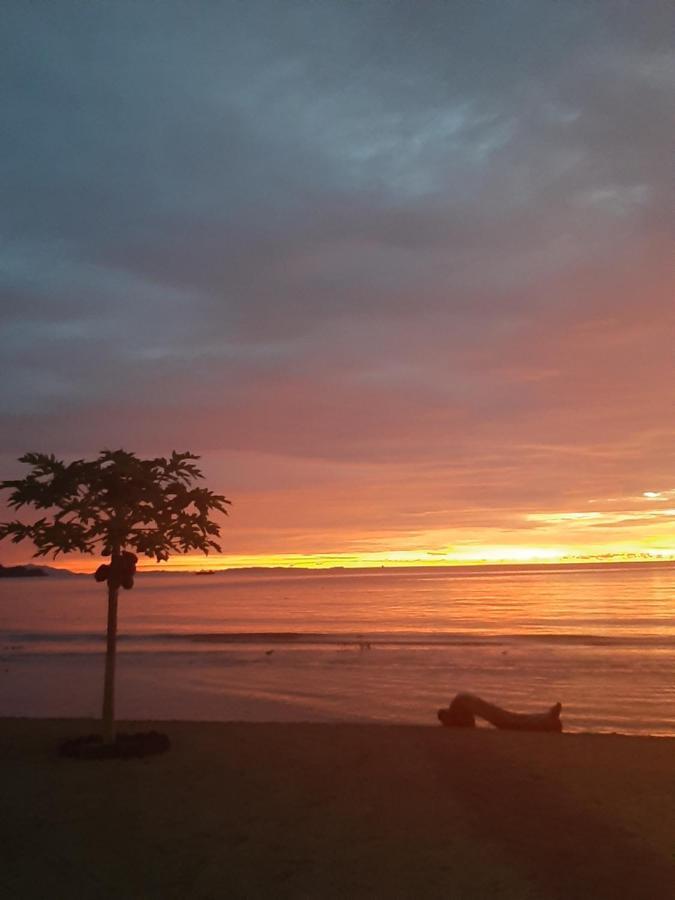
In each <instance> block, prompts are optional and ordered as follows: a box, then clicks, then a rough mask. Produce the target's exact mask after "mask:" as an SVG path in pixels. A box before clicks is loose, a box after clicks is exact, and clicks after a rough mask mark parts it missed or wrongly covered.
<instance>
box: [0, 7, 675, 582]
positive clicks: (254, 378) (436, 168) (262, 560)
mask: <svg viewBox="0 0 675 900" xmlns="http://www.w3.org/2000/svg"><path fill="white" fill-rule="evenodd" d="M674 35H675V6H674V5H673V3H672V0H663V2H661V0H642V2H625V3H624V2H620V0H607V2H592V0H584V2H578V3H575V2H572V0H570V2H554V0H494V2H479V0H467V2H431V0H425V2H414V0H408V2H402V0H401V2H398V0H388V2H385V0H382V2H379V0H363V2H356V0H333V2H320V0H306V2H276V0H268V2H258V0H248V2H230V3H226V2H224V3H218V4H213V3H200V2H194V3H188V2H173V3H172V2H163V3H138V2H112V0H111V2H96V3H85V2H78V3H75V2H67V0H60V2H58V3H53V2H42V3H40V2H32V3H26V2H24V0H21V2H12V0H6V2H5V3H4V4H3V16H2V38H0V40H1V41H2V45H3V48H2V54H1V56H0V72H1V77H0V94H1V95H2V108H3V128H2V131H3V136H2V150H1V157H2V165H1V166H0V189H1V192H2V202H1V203H0V230H1V235H2V244H3V249H2V254H1V256H0V298H1V299H0V303H1V311H2V335H3V354H2V379H0V433H1V434H2V445H1V453H0V478H13V477H17V476H18V475H20V474H21V473H22V471H24V467H22V466H20V465H19V464H17V462H16V458H17V457H18V456H19V455H21V454H22V453H24V452H25V451H27V450H36V451H45V452H54V453H56V454H57V455H59V456H63V457H65V458H72V457H74V456H89V455H93V454H96V453H97V452H98V451H99V450H101V449H103V448H105V447H109V448H117V447H124V448H125V449H129V450H134V451H136V452H137V453H139V454H141V455H153V456H154V455H160V454H165V453H168V452H169V451H170V450H172V449H174V448H175V449H178V450H185V449H186V450H191V451H193V452H195V453H198V454H200V455H201V456H202V463H203V468H204V471H205V473H206V475H207V483H208V486H209V487H211V488H213V489H214V490H217V491H218V492H222V493H224V494H226V496H228V497H229V498H230V499H231V500H232V512H231V515H230V517H229V519H228V520H227V521H226V522H225V525H224V529H223V546H224V550H225V551H226V554H225V556H224V557H223V558H222V559H214V558H210V559H209V560H208V561H206V562H205V561H204V560H203V559H202V558H201V557H200V558H199V559H198V560H197V559H189V560H185V561H183V562H184V563H187V564H188V565H194V564H197V565H198V566H199V567H202V566H205V565H208V566H213V565H220V564H226V565H232V564H236V565H239V564H253V565H256V564H271V563H273V564H313V565H316V564H347V565H363V564H375V565H380V564H383V563H384V564H387V563H389V564H393V563H407V564H410V563H413V564H414V563H416V562H418V563H419V562H421V563H424V564H429V563H444V562H480V561H489V562H499V561H505V560H506V561H521V562H522V561H553V562H557V561H561V560H566V559H571V558H578V557H588V558H595V559H598V558H600V559H622V558H636V555H637V558H639V557H640V556H641V555H645V556H647V557H649V556H652V557H654V558H675V402H674V401H675V349H674V346H675V345H674V341H675V302H674V296H673V295H674V291H673V288H674V281H675V263H674V259H675V254H674V253H673V238H674V237H675V190H674V186H675V179H674V178H673V173H674V169H673V160H674V153H673V151H674V149H675V130H674V123H675V52H674V50H675V47H674V46H673V45H674V43H675V39H674ZM6 517H7V515H6V514H5V511H4V510H3V509H2V508H0V519H4V518H6ZM30 552H31V550H30V548H29V547H27V546H23V545H20V546H18V547H15V546H13V545H10V544H8V543H3V545H1V546H0V561H1V562H3V563H5V564H8V563H16V562H24V561H27V559H28V558H29V556H30ZM173 562H174V563H176V564H180V563H181V561H180V560H178V559H174V560H173ZM60 563H61V564H64V565H68V566H70V567H72V568H75V567H77V565H78V562H77V560H72V559H64V560H61V561H60ZM88 565H89V567H91V565H92V563H91V561H90V562H89V563H88Z"/></svg>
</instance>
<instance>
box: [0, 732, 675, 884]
mask: <svg viewBox="0 0 675 900" xmlns="http://www.w3.org/2000/svg"><path fill="white" fill-rule="evenodd" d="M118 727H119V729H120V730H137V731H140V730H149V729H151V728H156V729H158V730H161V731H164V732H165V733H167V734H168V735H169V737H170V739H171V743H172V747H171V749H170V750H169V752H168V753H166V754H164V755H162V756H157V757H150V758H146V759H140V760H112V761H76V760H70V759H60V758H59V757H58V756H57V754H56V749H57V747H58V744H59V743H60V742H61V741H62V740H64V739H66V738H69V737H73V736H76V735H78V734H86V733H92V732H96V731H97V730H98V722H97V721H96V720H91V719H31V718H18V717H17V718H2V719H0V771H2V772H3V773H4V777H5V787H4V791H3V793H4V799H5V813H4V815H3V817H2V822H1V823H0V846H2V848H3V850H2V851H0V857H2V863H3V869H2V872H3V874H2V876H1V877H0V883H2V885H3V886H5V887H6V889H7V892H8V896H12V897H14V898H23V897H39V896H44V895H45V893H46V892H47V890H49V891H50V892H52V893H54V892H56V895H57V896H69V895H74V896H93V895H96V896H97V897H103V898H105V897H113V896H116V897H119V896H142V897H144V898H155V897H157V898H160V897H162V898H173V897H175V898H179V897H181V898H182V897H188V898H192V897H195V898H197V897H200V898H201V897H203V898H206V897H215V896H228V897H242V898H244V897H246V898H248V897H289V898H290V897H298V898H299V897H321V898H323V897H327V898H332V897H345V896H349V897H386V896H395V897H447V896H457V897H461V898H463V900H470V898H471V900H472V898H476V900H478V898H484V897H487V896H499V897H500V898H513V900H516V898H532V900H535V898H536V900H546V898H556V900H562V898H574V897H580V898H581V897H589V898H605V897H607V898H610V897H611V898H613V900H615V898H616V897H617V896H621V897H624V898H632V897H635V898H636V900H637V898H644V897H648V896H650V897H659V896H666V895H667V893H668V885H669V884H670V883H671V881H672V880H673V879H674V878H675V857H674V856H673V853H674V852H675V846H674V845H673V835H674V834H675V738H662V737H647V736H634V735H620V734H611V735H610V734H597V733H583V734H572V733H563V734H546V733H540V734H537V733H526V732H525V733H523V732H521V733H517V732H505V731H497V730H494V729H483V728H481V729H475V730H468V731H467V730H455V729H446V728H441V727H440V726H435V725H422V726H420V725H389V724H365V725H364V724H357V723H354V724H351V723H345V724H323V723H293V724H290V723H288V724H286V723H284V724H270V723H264V722H260V723H253V722H250V723H249V722H245V723H243V722H228V723H223V722H182V721H159V720H153V721H137V720H134V721H123V722H120V723H119V726H118ZM102 776H103V777H102Z"/></svg>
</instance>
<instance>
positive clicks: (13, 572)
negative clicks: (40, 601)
mask: <svg viewBox="0 0 675 900" xmlns="http://www.w3.org/2000/svg"><path fill="white" fill-rule="evenodd" d="M46 576H47V573H46V572H45V571H44V569H41V568H40V567H39V566H3V565H2V563H0V578H45V577H46Z"/></svg>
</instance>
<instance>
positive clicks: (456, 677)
mask: <svg viewBox="0 0 675 900" xmlns="http://www.w3.org/2000/svg"><path fill="white" fill-rule="evenodd" d="M674 613H675V565H669V564H654V565H651V564H639V565H638V564H636V565H626V564H623V565H613V566H612V565H602V566H600V565H598V566H595V565H583V566H582V565H578V566H564V567H550V566H549V567H528V566H522V567H516V566H508V567H495V566H491V567H486V568H482V567H479V568H476V567H474V568H470V569H469V568H463V569H448V568H435V569H431V568H426V569H377V570H368V571H363V570H360V571H358V572H354V571H349V570H344V571H332V572H315V573H307V572H297V573H294V572H284V573H279V572H270V573H268V574H261V573H245V572H243V573H236V572H229V573H223V574H213V575H205V574H204V575H195V574H180V575H173V574H141V575H139V576H138V577H137V579H136V586H135V588H134V589H133V590H132V591H130V592H124V591H123V592H121V597H120V610H119V643H118V663H117V682H116V684H117V690H116V707H117V715H118V717H119V718H126V719H148V718H150V719H184V720H217V721H225V720H240V721H244V720H246V721H351V722H400V723H416V724H424V723H428V724H435V723H436V710H437V709H438V707H440V706H444V705H446V704H447V703H448V702H449V701H450V700H451V698H452V697H453V696H454V694H455V693H457V692H459V691H470V692H473V693H476V694H480V695H481V696H483V697H484V698H485V699H487V700H490V701H492V702H496V703H499V704H501V705H503V706H506V707H507V708H509V709H513V710H518V711H523V712H532V711H537V710H543V709H544V708H546V707H548V706H550V705H551V704H553V703H554V702H556V701H558V700H559V701H560V702H561V703H562V704H563V714H562V718H563V722H564V725H565V729H566V730H570V731H602V732H621V733H625V734H651V735H670V736H675V621H674ZM105 622H106V596H105V586H101V585H99V584H96V583H95V582H94V580H93V578H91V577H70V578H67V577H51V576H50V577H46V578H27V579H4V580H3V581H1V582H0V716H37V717H43V716H67V717H80V716H98V715H99V713H100V705H101V690H102V682H103V661H104V651H105Z"/></svg>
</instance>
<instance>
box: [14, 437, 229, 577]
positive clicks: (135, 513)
mask: <svg viewBox="0 0 675 900" xmlns="http://www.w3.org/2000/svg"><path fill="white" fill-rule="evenodd" d="M198 459H199V457H198V456H195V455H194V454H192V453H177V452H176V451H175V450H174V451H173V452H172V453H171V456H169V457H168V458H165V457H155V458H153V459H139V457H137V456H136V455H135V454H134V453H129V452H127V451H126V450H103V451H101V452H100V453H99V455H98V457H97V458H96V459H94V460H83V459H76V460H75V461H74V462H71V463H66V462H63V461H61V460H58V459H56V457H55V456H54V455H53V454H50V455H47V454H44V453H26V454H25V455H24V456H22V457H20V460H19V461H20V462H22V463H26V464H27V465H29V466H32V469H31V471H30V472H29V474H28V475H26V476H25V477H24V478H21V479H16V480H10V481H2V482H0V489H6V490H10V491H11V494H10V496H9V501H8V505H9V506H10V507H11V508H12V509H20V508H21V507H24V506H31V507H33V508H35V509H38V510H49V511H50V515H47V516H44V517H42V518H39V519H37V520H36V521H34V522H32V523H30V524H25V523H23V522H19V521H12V522H5V523H3V524H0V540H1V539H2V538H7V537H9V538H11V540H12V541H13V542H14V543H18V542H19V541H22V540H24V539H29V540H31V541H32V542H33V543H34V544H35V546H36V547H37V552H36V553H35V554H34V556H46V555H47V554H48V553H52V554H53V556H54V557H56V556H58V554H59V553H70V552H80V553H95V552H97V551H98V552H99V553H100V554H101V555H103V556H108V555H110V554H112V553H113V552H114V551H115V550H117V551H119V548H120V547H131V548H133V549H134V550H136V551H137V552H138V553H140V554H144V555H145V556H150V557H154V558H155V559H156V560H157V561H158V562H160V561H163V560H167V559H168V558H169V556H170V554H171V553H172V552H178V553H188V552H190V551H191V550H199V551H201V552H203V553H208V552H209V550H216V551H220V550H221V548H220V545H219V544H218V541H217V540H216V539H217V538H218V537H219V536H220V526H219V525H218V524H217V523H216V522H213V521H211V519H210V515H211V513H213V512H214V511H216V512H221V513H225V514H227V506H228V505H229V503H230V501H229V500H227V499H226V498H225V497H224V496H222V495H221V494H214V493H213V492H212V491H210V490H208V489H206V488H204V487H196V486H194V482H195V481H198V480H200V479H202V478H203V477H204V476H203V475H202V472H201V471H200V470H199V468H198V467H197V466H196V465H195V464H194V461H195V460H198Z"/></svg>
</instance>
